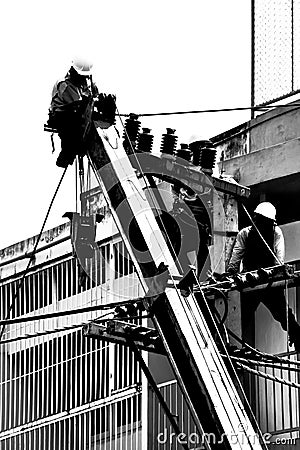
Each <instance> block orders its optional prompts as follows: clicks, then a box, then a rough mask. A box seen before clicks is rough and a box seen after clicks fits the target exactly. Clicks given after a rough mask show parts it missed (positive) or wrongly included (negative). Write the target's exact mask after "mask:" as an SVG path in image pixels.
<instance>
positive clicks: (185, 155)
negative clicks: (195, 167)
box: [176, 144, 191, 161]
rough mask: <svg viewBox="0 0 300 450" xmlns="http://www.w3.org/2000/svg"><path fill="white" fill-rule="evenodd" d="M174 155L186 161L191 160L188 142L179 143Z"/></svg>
mask: <svg viewBox="0 0 300 450" xmlns="http://www.w3.org/2000/svg"><path fill="white" fill-rule="evenodd" d="M176 156H178V158H182V159H184V160H186V161H190V160H191V150H190V149H189V145H188V144H180V148H179V149H178V150H177V153H176Z"/></svg>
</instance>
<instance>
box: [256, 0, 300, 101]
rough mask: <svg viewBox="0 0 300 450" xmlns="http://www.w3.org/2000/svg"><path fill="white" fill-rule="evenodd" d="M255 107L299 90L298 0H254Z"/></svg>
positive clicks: (299, 24) (299, 28) (299, 10)
mask: <svg viewBox="0 0 300 450" xmlns="http://www.w3.org/2000/svg"><path fill="white" fill-rule="evenodd" d="M253 5H254V7H253V12H252V14H253V44H254V45H253V54H252V58H253V69H254V70H253V92H252V98H253V103H254V105H255V106H257V105H261V104H265V103H270V102H272V101H275V100H279V99H280V98H283V97H287V96H289V95H293V94H295V93H297V91H299V89H300V42H299V38H300V0H253Z"/></svg>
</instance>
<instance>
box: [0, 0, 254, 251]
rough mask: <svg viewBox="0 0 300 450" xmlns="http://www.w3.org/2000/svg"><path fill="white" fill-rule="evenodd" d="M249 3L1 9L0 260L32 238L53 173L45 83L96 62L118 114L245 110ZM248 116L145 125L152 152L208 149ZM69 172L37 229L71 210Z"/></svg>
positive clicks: (25, 4)
mask: <svg viewBox="0 0 300 450" xmlns="http://www.w3.org/2000/svg"><path fill="white" fill-rule="evenodd" d="M250 3H251V2H250V0H242V1H241V0H185V1H184V2H182V1H180V2H179V1H176V0H173V1H171V0H160V1H156V0H153V1H148V2H146V1H142V0H140V1H135V0H127V1H122V0H107V1H103V0H98V1H97V0H95V1H92V0H85V1H81V2H79V1H75V0H73V1H66V0H59V1H58V0H50V1H49V0H48V1H44V0H36V1H34V0H26V1H24V0H17V1H13V0H10V1H6V2H2V3H1V7H0V41H1V49H2V50H1V65H2V70H1V71H0V77H1V86H2V92H1V110H0V111H1V113H0V114H1V116H0V124H1V176H0V196H1V197H0V202H1V203H0V204H1V208H2V214H1V216H2V220H1V233H0V248H3V247H5V246H8V245H10V244H13V243H15V242H18V241H20V240H23V239H26V238H28V237H30V236H33V235H35V234H38V233H39V230H40V227H41V225H42V222H43V220H44V217H45V214H46V211H47V209H48V205H49V203H50V200H51V198H52V195H53V193H54V191H55V188H56V186H57V183H58V180H59V178H60V176H61V174H62V170H63V169H60V168H58V167H57V166H56V165H55V161H56V157H57V153H58V151H57V153H56V154H54V155H52V154H51V144H50V134H49V133H45V132H44V131H43V124H44V123H45V122H46V120H47V111H48V107H49V103H50V99H51V91H52V86H53V84H54V82H55V81H56V80H57V79H58V78H61V77H63V76H64V75H65V73H66V72H67V70H68V68H69V66H70V62H71V60H72V57H73V56H74V55H76V54H78V55H84V54H86V55H87V56H89V57H92V58H93V61H94V68H95V76H94V79H95V81H96V82H97V85H98V87H99V89H100V91H104V92H110V93H115V94H116V95H117V103H118V107H119V110H120V112H123V113H129V112H135V113H143V112H160V111H182V110H198V109H206V108H222V107H235V106H250ZM249 117H250V114H249V112H246V113H245V112H244V113H241V112H227V113H210V114H205V115H203V114H201V115H199V114H198V115H185V116H169V117H163V118H161V117H160V118H155V119H148V118H144V119H142V126H148V127H150V128H152V131H153V132H154V135H155V143H156V145H157V146H159V145H160V138H161V134H162V133H163V132H164V131H165V128H166V127H171V128H175V129H176V132H177V133H176V134H177V135H178V136H179V141H178V142H179V143H180V142H187V141H188V139H189V137H190V136H191V135H192V134H196V133H198V134H199V133H200V134H201V135H202V136H203V137H204V138H205V137H206V138H208V137H211V136H213V135H216V134H218V133H220V132H222V131H225V130H227V129H229V128H231V127H233V126H235V125H238V124H239V123H241V122H244V121H245V120H248V119H249ZM74 199H75V175H74V168H73V167H72V168H69V170H68V172H67V175H66V178H65V180H64V182H63V185H62V188H61V190H60V192H59V194H58V197H57V200H56V202H55V204H54V207H53V209H52V212H51V215H50V218H49V221H48V222H47V225H46V229H49V228H51V227H53V226H56V225H58V224H60V223H62V222H63V221H64V220H63V219H61V216H62V214H63V213H64V212H65V211H67V210H69V211H70V210H72V209H74Z"/></svg>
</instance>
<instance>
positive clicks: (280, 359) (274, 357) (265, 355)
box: [227, 327, 300, 367]
mask: <svg viewBox="0 0 300 450" xmlns="http://www.w3.org/2000/svg"><path fill="white" fill-rule="evenodd" d="M227 331H228V333H229V334H230V335H231V336H232V337H233V338H234V339H235V340H236V341H237V342H239V343H240V344H242V345H243V346H245V347H246V348H249V350H251V351H252V352H254V353H257V354H258V355H259V356H260V357H263V358H266V359H269V360H272V361H276V362H281V363H283V364H293V365H294V366H299V367H300V361H292V360H290V359H288V358H283V357H280V356H277V355H271V354H270V353H265V352H262V351H261V350H258V349H257V348H255V347H252V346H251V345H249V344H248V343H247V342H245V341H244V340H243V339H241V338H240V337H239V336H237V335H236V334H235V333H234V332H233V331H232V330H230V328H228V327H227Z"/></svg>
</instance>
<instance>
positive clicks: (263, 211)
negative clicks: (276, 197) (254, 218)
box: [254, 202, 276, 222]
mask: <svg viewBox="0 0 300 450" xmlns="http://www.w3.org/2000/svg"><path fill="white" fill-rule="evenodd" d="M254 212H255V213H256V214H260V215H261V216H264V217H266V218H267V219H271V220H274V222H275V220H276V208H275V206H274V205H272V203H270V202H262V203H260V204H259V205H257V207H256V208H255V210H254Z"/></svg>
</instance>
